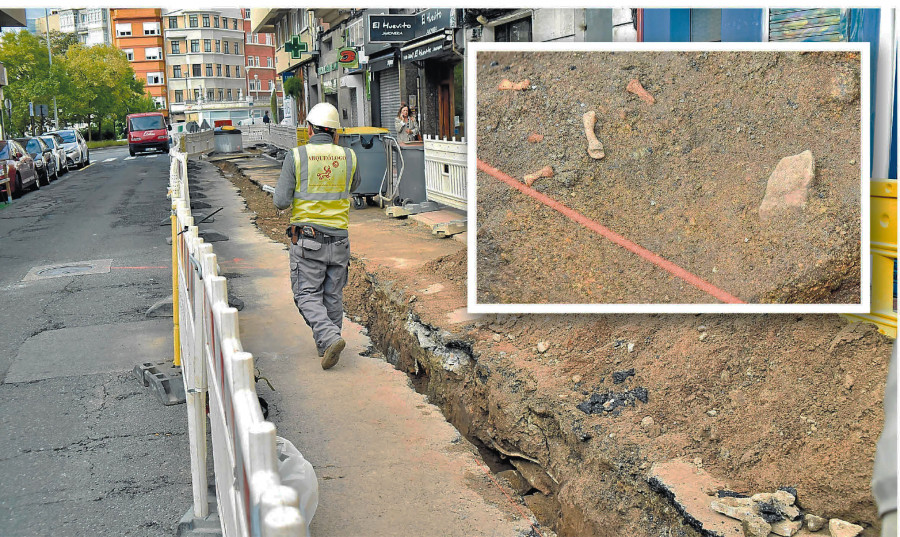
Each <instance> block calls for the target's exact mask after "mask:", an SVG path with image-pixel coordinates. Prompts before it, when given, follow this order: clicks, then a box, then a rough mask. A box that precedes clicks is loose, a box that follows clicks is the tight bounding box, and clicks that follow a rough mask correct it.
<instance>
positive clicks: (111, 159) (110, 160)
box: [103, 157, 117, 162]
mask: <svg viewBox="0 0 900 537" xmlns="http://www.w3.org/2000/svg"><path fill="white" fill-rule="evenodd" d="M116 158H117V157H110V158H108V159H106V160H104V161H103V162H112V161H114V160H116Z"/></svg>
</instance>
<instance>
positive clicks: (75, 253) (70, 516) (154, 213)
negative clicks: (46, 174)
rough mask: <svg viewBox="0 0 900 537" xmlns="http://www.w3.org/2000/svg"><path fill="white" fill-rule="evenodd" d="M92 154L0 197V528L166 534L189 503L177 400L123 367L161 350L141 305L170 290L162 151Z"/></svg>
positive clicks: (165, 348) (182, 417)
mask: <svg viewBox="0 0 900 537" xmlns="http://www.w3.org/2000/svg"><path fill="white" fill-rule="evenodd" d="M91 161H92V164H91V165H90V166H89V167H87V168H85V169H83V170H75V171H71V172H69V173H68V174H65V175H63V176H62V177H61V178H60V179H59V180H57V181H55V182H53V183H51V184H50V185H49V186H46V187H42V188H41V189H40V190H39V191H37V192H29V193H26V194H25V195H24V196H23V197H21V198H20V199H18V200H15V201H14V203H13V204H12V205H11V206H8V207H5V208H0V431H3V434H0V535H3V536H20V535H21V536H25V535H27V536H43V535H48V536H49V535H67V536H96V535H173V534H174V530H175V527H176V525H177V522H178V520H179V519H180V517H181V516H182V515H183V514H184V513H185V512H186V511H187V510H188V509H189V508H190V505H191V503H190V502H191V488H190V458H189V453H188V445H187V432H186V422H187V420H186V414H185V409H184V406H182V405H176V406H170V407H164V406H163V405H162V404H161V403H160V402H159V401H158V400H157V399H156V397H155V396H154V395H153V394H152V392H151V391H150V390H149V389H148V388H144V387H143V386H141V384H140V383H139V382H138V381H137V379H136V378H135V377H134V376H133V374H132V373H131V368H132V367H133V366H134V365H135V364H137V363H141V362H143V361H148V360H153V361H166V360H171V358H172V339H171V319H146V318H145V316H144V313H145V311H146V310H147V309H148V308H149V307H150V306H151V305H153V304H154V303H155V302H157V301H158V300H160V299H162V298H165V297H166V296H168V295H169V294H170V293H171V273H170V270H169V265H170V262H171V261H170V256H171V250H170V248H169V247H168V246H167V245H166V243H165V237H166V236H167V234H168V232H169V231H168V227H161V226H160V225H159V224H160V221H161V220H163V219H165V218H167V216H168V214H169V210H168V202H167V200H166V185H167V182H168V162H169V160H168V157H167V156H166V155H162V154H158V155H144V156H138V157H137V158H129V157H128V150H127V148H122V147H116V148H108V149H101V150H94V151H91ZM97 260H100V262H99V263H98V264H97V265H95V268H96V269H97V270H96V273H86V272H82V273H77V274H75V273H73V272H72V271H82V270H84V269H83V268H81V267H83V265H77V266H76V265H73V264H79V263H83V262H86V261H97ZM56 264H70V267H69V268H68V269H63V270H55V271H54V270H51V271H49V272H40V273H39V274H38V275H39V276H42V275H56V274H60V273H62V274H65V275H63V276H57V277H51V278H39V279H31V278H30V277H29V278H28V279H26V276H28V275H29V273H30V272H31V273H34V272H35V268H36V267H42V266H45V265H56ZM107 267H109V268H108V269H107ZM38 272H39V271H38Z"/></svg>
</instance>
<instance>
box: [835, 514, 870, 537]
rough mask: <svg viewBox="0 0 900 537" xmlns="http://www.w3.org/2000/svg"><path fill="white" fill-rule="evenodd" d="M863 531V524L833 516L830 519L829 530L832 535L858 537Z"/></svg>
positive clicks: (836, 536)
mask: <svg viewBox="0 0 900 537" xmlns="http://www.w3.org/2000/svg"><path fill="white" fill-rule="evenodd" d="M862 531H863V527H862V526H857V525H856V524H851V523H849V522H847V521H845V520H841V519H839V518H832V519H831V520H829V521H828V532H829V533H831V537H856V536H857V535H859V534H860V533H862Z"/></svg>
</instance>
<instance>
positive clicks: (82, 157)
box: [50, 129, 91, 168]
mask: <svg viewBox="0 0 900 537" xmlns="http://www.w3.org/2000/svg"><path fill="white" fill-rule="evenodd" d="M50 134H58V135H59V136H60V138H62V144H63V148H64V149H65V150H66V163H67V164H68V166H69V168H71V167H72V166H75V167H77V168H83V167H85V166H87V165H88V164H90V163H91V152H90V150H89V149H88V146H87V142H85V141H84V137H83V136H81V133H80V132H78V131H77V130H75V129H63V130H59V131H54V132H52V133H50Z"/></svg>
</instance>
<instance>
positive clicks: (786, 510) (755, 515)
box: [710, 490, 863, 537]
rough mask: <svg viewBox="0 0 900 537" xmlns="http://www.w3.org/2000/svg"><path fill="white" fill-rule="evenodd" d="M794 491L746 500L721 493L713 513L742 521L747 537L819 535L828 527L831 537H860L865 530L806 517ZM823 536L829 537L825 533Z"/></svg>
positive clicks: (714, 505)
mask: <svg viewBox="0 0 900 537" xmlns="http://www.w3.org/2000/svg"><path fill="white" fill-rule="evenodd" d="M792 492H794V491H789V490H779V491H777V492H774V493H770V492H764V493H761V494H754V495H753V496H750V497H746V496H743V495H741V494H737V493H733V492H726V491H720V492H719V496H720V497H719V498H717V499H716V500H713V501H712V503H711V504H710V507H712V509H713V510H715V511H718V512H719V513H722V514H723V515H725V516H728V517H731V518H734V519H736V520H740V521H741V526H742V527H743V530H744V536H745V537H770V536H780V537H792V536H793V535H797V534H798V533H800V531H801V530H802V529H803V528H804V527H805V528H806V529H807V530H808V531H810V532H818V531H820V530H822V529H823V528H824V527H825V526H826V522H827V526H828V534H829V535H830V537H856V536H857V535H859V534H860V533H862V531H863V528H862V526H857V525H856V524H851V523H849V522H846V521H844V520H840V519H838V518H832V519H831V520H826V519H825V518H822V517H820V516H816V515H813V514H810V513H802V512H801V510H800V508H799V507H798V506H796V505H794V503H795V501H796V494H792ZM821 535H825V534H824V533H822V534H821Z"/></svg>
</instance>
